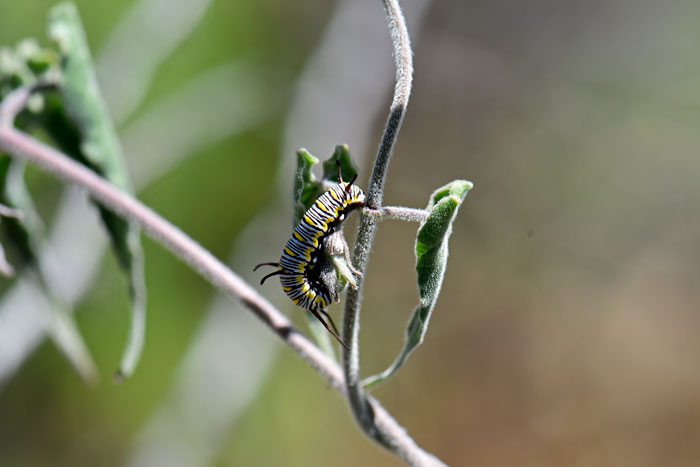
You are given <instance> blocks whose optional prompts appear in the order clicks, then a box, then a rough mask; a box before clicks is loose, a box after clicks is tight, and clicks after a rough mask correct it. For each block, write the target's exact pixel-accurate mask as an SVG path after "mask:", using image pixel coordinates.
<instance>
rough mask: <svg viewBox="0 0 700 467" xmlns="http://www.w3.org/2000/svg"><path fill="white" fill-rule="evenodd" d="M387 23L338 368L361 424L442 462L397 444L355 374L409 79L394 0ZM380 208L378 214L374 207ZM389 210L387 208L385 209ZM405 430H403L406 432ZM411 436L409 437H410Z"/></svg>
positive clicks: (390, 443) (402, 24) (407, 51)
mask: <svg viewBox="0 0 700 467" xmlns="http://www.w3.org/2000/svg"><path fill="white" fill-rule="evenodd" d="M383 3H384V10H385V13H386V19H387V24H388V27H389V32H390V34H391V42H392V45H393V51H394V61H395V65H396V86H395V87H394V99H393V101H392V103H391V107H390V109H389V118H388V120H387V123H386V127H385V129H384V135H383V136H382V140H381V142H380V144H379V149H378V151H377V156H376V157H375V160H374V167H373V168H372V173H371V174H370V179H369V183H368V184H367V194H366V197H365V205H366V209H364V210H362V212H361V213H360V222H359V224H360V225H359V227H358V232H357V239H356V241H355V249H354V251H353V265H354V267H355V268H356V269H358V270H359V271H360V272H361V273H363V276H362V277H359V280H358V287H357V288H351V289H350V290H348V292H347V297H346V300H345V313H344V314H343V330H342V337H343V341H344V342H346V343H348V344H349V346H348V348H347V349H343V359H342V360H343V361H342V363H343V373H344V375H345V382H346V385H347V394H348V402H349V405H350V408H351V410H352V412H353V415H354V416H355V420H356V421H357V422H358V424H359V425H360V427H361V428H362V430H363V431H364V432H365V433H366V434H367V435H368V436H369V437H370V438H372V439H374V440H375V441H376V442H377V443H379V444H380V445H382V446H384V447H385V448H387V449H388V450H390V451H392V452H394V453H396V454H397V455H399V456H401V457H402V458H403V459H404V460H406V461H407V462H408V463H409V464H412V465H443V464H442V462H441V461H440V460H438V459H437V458H436V457H434V456H433V455H432V454H429V453H427V452H425V451H423V452H422V457H421V458H420V459H415V458H414V459H410V460H409V458H408V457H407V455H406V453H404V452H402V446H398V445H396V443H395V439H394V438H393V437H392V435H391V433H387V432H385V431H384V428H383V427H382V426H381V424H380V422H379V419H378V417H377V413H376V412H375V411H374V410H373V407H372V403H371V398H370V397H369V396H368V395H367V394H366V393H365V391H364V389H363V386H362V382H361V380H360V346H359V332H360V304H361V298H362V284H363V282H364V281H363V278H364V277H366V276H364V272H365V271H366V269H367V262H368V260H369V253H370V250H371V247H372V242H373V240H374V234H375V232H376V229H377V222H378V220H379V219H380V217H381V213H382V212H383V211H384V212H386V211H385V210H383V209H382V198H383V195H384V184H385V182H386V173H387V168H388V167H389V161H390V159H391V153H392V151H393V149H394V144H395V142H396V137H397V135H398V132H399V129H400V128H401V123H402V121H403V116H404V113H405V111H406V106H407V105H408V99H409V97H410V95H411V83H412V81H413V56H412V52H411V42H410V39H409V36H408V29H407V28H406V21H405V19H404V16H403V13H402V12H401V7H400V6H399V2H398V0H383ZM377 212H379V213H380V216H377V215H376V214H375V213H377ZM387 214H388V213H387ZM404 214H406V216H407V217H411V218H412V220H413V218H415V217H417V216H420V215H419V214H418V213H417V212H407V211H404ZM406 436H408V435H406ZM409 439H410V438H409Z"/></svg>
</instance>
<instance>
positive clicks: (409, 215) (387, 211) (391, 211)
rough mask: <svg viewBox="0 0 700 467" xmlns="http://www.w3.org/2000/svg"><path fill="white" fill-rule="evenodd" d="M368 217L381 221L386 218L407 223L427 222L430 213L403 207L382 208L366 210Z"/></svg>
mask: <svg viewBox="0 0 700 467" xmlns="http://www.w3.org/2000/svg"><path fill="white" fill-rule="evenodd" d="M364 214H365V215H367V216H373V217H378V218H379V220H382V219H384V218H385V217H386V218H389V219H398V220H402V221H407V222H425V221H426V219H428V216H430V212H429V211H426V210H425V209H416V208H405V207H403V206H382V208H381V209H376V210H375V209H368V208H365V209H364Z"/></svg>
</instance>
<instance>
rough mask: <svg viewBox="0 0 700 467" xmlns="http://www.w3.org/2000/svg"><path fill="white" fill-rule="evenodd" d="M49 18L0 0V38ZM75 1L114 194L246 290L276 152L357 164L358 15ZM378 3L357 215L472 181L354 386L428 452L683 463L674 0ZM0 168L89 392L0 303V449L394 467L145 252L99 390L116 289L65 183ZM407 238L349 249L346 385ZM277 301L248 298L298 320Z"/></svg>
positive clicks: (681, 78)
mask: <svg viewBox="0 0 700 467" xmlns="http://www.w3.org/2000/svg"><path fill="white" fill-rule="evenodd" d="M52 4H53V2H51V1H46V0H3V1H2V2H1V3H0V44H5V45H10V44H14V43H16V42H17V41H18V40H19V39H21V38H23V37H26V36H38V37H41V38H42V41H45V39H44V37H45V33H44V30H45V18H46V12H47V10H48V8H49V7H50V6H51V5H52ZM77 5H78V7H79V9H80V12H81V14H82V16H83V20H84V22H85V27H86V31H87V35H88V38H89V41H90V44H91V47H92V50H93V53H94V55H95V57H96V62H97V65H98V74H99V79H100V82H101V84H102V87H103V90H104V93H105V95H106V97H107V99H108V101H109V105H110V108H111V109H112V112H113V114H114V117H115V121H116V122H117V123H118V127H119V131H120V134H121V136H122V142H123V145H124V147H125V150H126V153H127V157H128V161H129V166H130V170H131V173H132V176H133V178H134V180H135V183H136V185H137V186H138V188H139V192H138V196H139V198H140V199H142V200H143V201H145V202H146V203H147V204H149V205H150V206H152V207H153V208H154V209H156V210H157V211H158V212H160V213H162V214H163V215H164V216H165V217H166V218H168V219H170V220H172V221H173V222H174V223H176V224H177V225H179V226H180V227H182V229H183V230H185V231H186V232H188V233H189V234H191V235H192V236H193V237H194V238H196V239H197V240H199V241H200V242H201V243H202V244H203V245H205V246H206V247H207V248H209V249H210V250H211V251H212V252H213V253H214V254H216V255H217V256H219V257H221V258H228V259H229V261H230V263H231V264H232V265H233V267H234V268H235V269H236V271H238V272H240V273H241V274H244V275H245V277H247V278H249V279H250V280H252V281H254V280H255V277H254V275H252V274H250V272H249V271H250V269H251V268H252V266H253V265H254V264H256V263H257V262H260V261H270V260H274V259H275V258H276V257H277V255H278V254H279V250H280V248H281V245H282V244H283V242H284V241H285V240H286V238H287V236H288V235H289V232H290V228H291V226H290V221H289V212H288V206H289V187H290V183H291V173H292V163H293V160H294V158H293V154H294V153H293V151H294V149H295V148H297V147H302V146H304V147H307V148H309V150H310V151H311V152H312V153H314V154H316V155H317V156H320V157H326V156H328V155H330V153H331V152H332V150H333V146H334V145H335V144H339V143H348V144H349V145H350V148H351V150H352V151H353V154H354V157H355V158H356V159H357V160H358V162H359V163H360V166H361V174H363V176H361V177H360V179H361V180H363V179H366V176H367V175H368V174H369V171H370V160H371V158H372V157H373V153H374V150H375V148H376V145H377V143H378V140H379V136H380V134H381V130H382V127H383V123H384V119H385V117H386V113H387V108H388V104H389V102H390V97H391V90H392V85H393V84H392V83H393V81H392V80H393V69H392V61H391V51H390V43H389V39H388V34H387V33H386V27H385V25H384V23H383V12H382V9H381V7H380V4H379V2H376V1H371V0H345V1H337V2H320V1H309V0H306V1H296V2H286V1H280V0H258V1H247V2H228V1H223V0H180V1H165V0H116V1H111V2H94V1H88V0H80V1H77ZM404 8H405V10H406V14H407V16H408V20H409V29H410V32H411V33H412V36H413V44H414V53H415V66H416V71H415V82H414V92H413V97H412V100H411V103H410V105H409V110H408V114H407V116H406V120H405V123H404V126H403V129H402V131H401V135H400V138H399V142H398V144H397V148H396V152H395V157H394V159H393V162H392V165H391V168H390V171H389V180H388V184H387V193H386V196H385V202H386V203H387V204H395V205H396V204H399V205H406V206H414V207H420V206H423V205H425V204H426V203H427V200H428V196H429V194H430V192H431V191H432V190H433V189H435V188H436V187H438V186H440V185H442V184H444V183H446V182H448V181H450V180H453V179H455V178H466V179H469V180H471V181H473V182H474V184H475V188H474V189H473V191H472V192H471V193H470V194H469V196H468V197H467V199H466V201H465V203H464V205H463V206H462V208H461V211H460V213H459V216H458V219H457V220H456V223H455V225H454V234H453V236H452V238H451V241H450V250H451V255H450V259H449V264H448V271H447V277H446V280H445V283H444V286H443V291H442V294H441V296H440V299H439V301H438V303H437V307H436V309H435V312H434V316H433V321H432V324H431V326H430V329H429V331H428V334H427V336H426V340H425V343H424V345H423V346H422V347H421V348H419V349H418V350H417V351H416V352H415V353H414V355H413V356H412V358H411V359H410V360H409V361H408V363H407V364H406V365H405V367H404V368H403V369H402V370H401V371H400V372H399V374H397V375H396V376H395V377H394V378H393V379H392V380H391V381H390V382H389V383H387V384H385V385H384V386H382V387H380V388H378V389H377V390H376V391H374V394H375V395H376V397H378V398H379V399H380V400H381V401H382V402H383V403H384V404H385V405H386V407H387V408H388V409H389V410H390V411H391V412H392V413H393V414H394V415H395V416H396V418H397V419H398V420H399V422H401V423H402V424H404V425H405V426H406V427H407V429H408V430H409V432H410V433H411V434H412V435H413V436H414V437H415V439H416V440H417V441H418V443H419V444H421V445H422V446H424V447H425V448H426V449H428V450H429V451H431V452H434V453H436V454H437V455H438V456H439V457H440V458H442V459H443V460H444V461H446V462H447V463H449V464H451V465H488V466H506V465H519V466H543V465H551V466H561V465H572V466H573V465H575V466H636V467H640V466H658V465H665V466H695V465H700V370H699V368H700V339H698V337H697V336H698V333H699V331H700V313H699V311H700V310H699V304H700V221H699V219H700V208H699V206H700V183H699V181H700V158H698V152H699V149H700V131H699V129H700V54H699V52H700V3H698V2H693V1H681V0H674V1H670V2H654V1H648V0H642V1H631V0H605V1H602V0H596V1H589V2H560V1H555V0H534V1H528V2H522V1H517V0H497V1H484V0H478V1H472V0H469V1H466V0H465V1H462V0H459V1H458V0H454V1H440V2H429V1H428V0H410V1H408V0H407V1H405V2H404ZM28 178H29V183H30V186H31V187H32V190H33V193H34V195H35V197H36V201H37V203H38V205H39V208H40V210H41V212H42V213H43V214H44V216H45V220H46V222H47V224H48V226H49V228H50V230H51V231H52V237H51V238H52V242H54V243H56V248H57V249H58V250H59V251H66V252H68V253H65V254H63V256H61V254H59V255H58V256H59V259H60V260H61V261H59V264H61V267H62V268H63V271H64V273H63V275H64V276H65V277H64V280H65V281H66V282H67V283H68V285H67V287H68V288H69V289H70V292H69V293H68V295H69V296H70V297H71V300H72V301H73V302H74V303H75V307H76V316H77V319H78V323H79V325H80V328H81V330H82V332H83V334H84V336H85V339H86V341H87V343H88V345H89V347H90V350H91V352H92V354H93V356H94V358H95V360H96V362H97V365H98V366H99V369H100V373H101V379H102V381H101V383H100V384H99V385H98V386H97V387H94V388H90V387H86V386H84V385H83V384H82V383H81V382H80V380H79V379H78V378H77V377H76V376H75V374H74V373H73V371H72V370H71V368H70V367H69V365H68V364H67V363H66V362H65V360H64V359H63V358H62V357H61V355H60V354H59V353H58V352H57V350H56V349H55V347H54V346H53V345H52V344H51V343H50V342H48V341H47V340H45V339H44V338H43V331H42V329H41V326H40V324H41V323H42V318H41V313H39V312H37V311H36V310H35V309H34V308H33V307H32V306H31V304H29V305H26V304H25V305H26V306H24V307H19V309H18V307H8V306H5V305H6V301H7V300H5V301H4V302H1V303H0V340H3V339H4V342H0V349H2V351H1V352H0V353H2V355H0V464H2V465H8V466H10V465H12V466H34V465H55V466H76V465H104V466H111V465H114V466H117V465H130V466H158V465H221V466H224V465H289V466H293V465H299V466H302V465H303V466H311V465H313V466H316V465H318V466H321V465H338V466H345V465H346V466H354V465H400V463H399V462H398V461H397V460H396V459H395V458H393V457H392V456H390V455H388V454H386V453H385V452H383V451H382V450H381V449H379V448H378V447H376V446H375V445H373V444H372V443H371V442H369V441H367V440H366V439H365V437H364V436H363V435H362V434H361V433H360V432H359V430H358V429H357V428H356V427H355V424H354V421H353V420H352V417H351V415H350V413H349V411H348V409H347V408H346V405H345V403H344V402H343V401H342V400H341V399H340V398H339V397H338V396H337V394H335V393H334V392H333V391H332V390H330V389H329V388H328V387H327V386H326V385H325V384H324V383H323V381H322V380H321V379H320V378H319V377H318V375H316V374H315V373H314V372H313V371H311V370H310V369H309V368H308V367H307V366H306V365H305V364H304V363H303V362H302V361H300V360H299V359H298V358H297V357H295V356H294V355H292V354H291V353H290V352H289V351H288V350H287V349H286V348H283V346H282V345H280V343H279V342H277V340H276V339H275V338H274V337H273V336H271V335H270V333H268V332H267V331H265V330H264V329H262V326H261V325H260V323H257V322H256V321H255V320H254V319H253V318H251V317H250V316H248V314H247V313H246V312H245V311H244V310H242V309H241V308H240V307H238V306H237V305H235V304H233V303H231V302H229V301H227V300H223V299H221V297H216V296H215V295H214V293H213V291H212V289H211V287H210V286H209V285H208V284H206V283H205V282H204V281H203V280H201V279H200V278H199V277H197V276H196V275H195V274H194V273H192V272H191V271H190V270H189V269H187V268H186V267H185V266H183V265H182V264H180V263H179V262H178V261H177V260H176V259H174V258H173V257H172V256H171V255H170V254H168V253H167V252H165V251H164V250H163V249H162V248H161V247H159V246H158V245H157V244H155V243H154V242H152V241H150V240H149V239H145V240H144V245H145V250H146V276H147V277H146V278H147V284H148V287H149V307H148V308H149V323H148V331H147V345H146V348H145V352H144V355H143V360H142V362H141V365H140V367H139V368H138V370H137V372H136V374H135V375H134V377H133V378H132V379H131V380H129V381H127V382H125V383H123V384H121V385H115V384H112V382H111V381H110V379H111V374H112V372H113V370H114V368H115V366H116V364H117V362H118V360H119V355H120V352H121V348H122V345H123V342H124V339H125V335H126V328H127V323H128V307H129V305H128V301H127V295H126V292H125V288H126V282H125V280H124V278H123V277H122V276H121V274H120V272H119V271H118V268H117V266H116V263H115V261H114V258H113V257H112V255H111V254H110V253H109V252H107V253H106V254H105V253H104V251H105V250H104V243H105V242H104V239H103V238H102V236H101V232H100V227H99V225H98V223H97V220H96V213H95V211H94V209H93V208H91V207H90V206H89V205H87V204H86V203H85V201H84V198H83V197H82V196H81V195H80V194H79V193H75V192H69V193H67V194H66V192H65V191H64V187H63V186H62V185H61V184H59V183H58V182H56V181H54V180H52V179H51V178H49V177H47V176H45V175H43V174H40V173H39V172H36V171H31V172H30V173H29V174H28ZM362 185H364V183H362ZM71 213H72V214H71ZM71 215H73V217H72V218H71V217H70V216H71ZM71 219H72V220H71ZM76 219H78V220H79V222H78V221H77V220H76ZM415 230H416V226H415V225H409V224H402V223H398V222H392V221H387V222H385V223H383V224H382V225H381V228H380V230H379V233H378V235H377V240H376V243H375V246H374V251H373V256H372V259H371V262H370V266H369V270H368V271H367V275H366V279H367V282H366V296H365V300H364V308H363V314H362V332H361V344H362V354H361V358H362V368H363V374H365V375H369V374H372V373H373V372H376V371H379V370H381V369H383V367H384V366H386V365H387V364H388V363H389V362H390V361H391V360H392V359H393V357H394V355H395V354H396V352H397V351H398V349H399V348H400V345H401V342H402V338H403V329H404V326H405V323H406V321H407V319H408V316H409V315H410V312H411V310H412V308H413V306H414V305H415V303H416V302H417V292H416V287H415V272H414V270H413V266H414V259H413V254H412V248H413V242H414V239H415ZM90 232H92V233H90ZM347 232H348V233H350V234H352V232H354V227H352V226H351V227H350V228H348V230H347ZM71 239H72V240H71ZM76 239H79V248H73V249H71V248H69V246H70V245H71V241H72V242H73V243H72V244H73V245H74V244H75V243H76V241H77V240H76ZM61 248H63V250H61ZM2 287H3V288H4V289H5V290H6V291H7V292H11V291H12V290H13V287H15V286H14V285H13V284H10V283H3V285H2ZM277 289H278V287H277V286H276V283H274V281H273V283H270V284H266V286H265V287H262V288H261V290H262V292H263V293H264V294H266V296H269V297H270V298H272V299H274V300H276V301H277V303H278V304H279V305H280V306H281V307H284V309H285V310H288V311H289V313H290V315H291V316H293V317H294V319H295V320H296V322H297V323H299V325H300V326H302V327H303V326H305V324H304V320H303V315H302V314H301V313H299V312H298V311H297V310H294V309H292V308H291V307H290V306H289V304H288V303H287V302H286V301H285V300H284V297H283V296H282V294H281V292H280V291H279V290H277ZM339 308H340V307H337V306H336V309H335V310H334V311H331V313H333V314H335V315H336V316H338V315H339Z"/></svg>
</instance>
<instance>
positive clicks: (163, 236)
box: [0, 88, 435, 465]
mask: <svg viewBox="0 0 700 467" xmlns="http://www.w3.org/2000/svg"><path fill="white" fill-rule="evenodd" d="M31 92H32V90H30V89H28V88H20V89H17V90H15V91H13V92H12V93H11V94H9V95H7V96H6V97H5V98H4V99H3V100H2V102H1V103H0V152H6V153H7V154H10V155H11V156H13V157H17V158H20V159H24V160H26V161H28V162H30V163H32V164H35V165H36V166H38V167H40V168H42V169H43V170H45V171H47V172H49V173H51V174H53V175H55V176H56V177H58V178H60V179H62V180H63V181H65V182H67V183H70V184H73V185H75V186H79V187H82V188H83V189H85V190H86V191H87V192H88V193H89V194H90V196H92V197H93V198H95V199H96V200H98V201H100V202H101V203H103V204H104V205H105V206H107V207H109V208H110V209H112V210H114V211H115V212H117V213H119V214H120V215H122V216H124V217H125V218H127V219H129V220H130V221H133V222H135V223H137V224H138V225H140V226H141V228H142V229H143V231H144V232H146V233H147V234H148V235H149V236H150V237H151V238H153V239H154V240H155V241H156V242H158V243H160V244H161V245H163V246H164V247H165V248H167V249H168V250H170V251H171V252H172V253H173V254H174V255H175V256H176V257H178V258H179V259H181V260H182V261H183V262H185V263H186V264H188V265H189V266H190V267H191V268H192V269H194V270H195V271H197V272H198V273H199V274H200V275H202V276H203V277H204V278H205V279H206V280H207V281H209V282H210V283H211V284H212V285H213V286H215V287H216V288H217V289H219V290H221V291H222V292H225V293H226V294H227V295H229V296H231V297H233V298H234V299H237V300H238V301H240V302H241V303H242V304H243V306H244V307H246V308H247V309H248V310H250V311H251V312H252V313H253V314H254V315H255V316H257V317H258V318H259V319H260V320H261V321H262V322H263V323H264V324H266V325H267V326H268V327H269V328H270V329H271V330H272V331H273V332H274V333H275V334H276V335H277V336H278V337H279V338H280V339H282V341H283V342H284V343H285V344H287V346H289V347H290V348H291V349H292V350H293V351H294V352H295V353H297V354H298V355H299V356H300V357H301V358H302V359H303V360H304V361H306V362H307V364H308V365H309V366H311V367H312V368H313V369H314V370H316V371H317V372H318V373H319V374H320V375H321V376H322V377H323V378H324V379H325V380H326V382H327V383H328V384H329V385H330V386H331V387H332V388H334V389H335V390H336V391H338V392H339V393H341V395H346V385H345V381H344V377H343V373H342V370H341V368H340V367H339V366H338V364H336V363H335V362H334V361H333V360H331V359H330V358H329V357H328V356H327V355H325V354H324V353H323V352H322V351H321V350H320V349H319V348H318V347H317V346H316V345H314V344H313V342H311V340H309V339H308V338H307V337H306V336H304V335H303V334H301V333H300V332H299V331H298V330H297V329H296V328H295V327H294V326H293V325H292V323H291V322H290V321H289V319H288V318H287V317H286V316H285V315H284V314H282V312H280V311H279V310H277V309H276V308H275V307H274V305H272V303H270V302H269V301H268V300H267V299H265V298H264V297H263V296H261V295H260V294H259V293H258V292H257V291H256V290H255V289H254V288H253V287H251V286H250V285H249V284H248V283H246V282H245V281H244V280H243V279H241V278H240V276H238V275H237V274H236V273H234V272H233V271H232V270H231V269H229V268H228V267H227V266H226V265H225V264H224V263H222V262H221V261H220V260H219V259H217V258H216V257H215V256H214V255H212V254H211V253H210V252H209V251H208V250H206V249H205V248H203V247H202V246H201V245H199V244H198V243H197V242H196V241H194V240H193V239H192V238H190V237H189V236H187V235H186V234H185V233H184V232H182V231H181V230H180V229H178V228H177V227H175V226H174V225H173V224H171V223H170V222H168V221H167V220H165V219H164V218H163V217H161V216H160V215H159V214H157V213H156V212H155V211H153V210H152V209H151V208H149V207H148V206H146V205H144V204H143V203H141V202H140V201H139V200H137V199H136V198H135V197H133V196H132V195H130V194H128V193H126V192H124V191H122V190H121V189H119V188H117V187H116V186H114V185H112V184H111V183H109V182H108V181H106V180H105V179H103V178H102V177H100V176H99V175H97V174H96V173H95V172H93V171H92V170H90V169H88V168H87V167H85V166H83V165H81V164H79V163H78V162H75V161H73V160H71V159H70V158H69V157H68V156H66V155H65V154H63V153H61V152H60V151H58V150H56V149H54V148H52V147H51V146H48V145H46V144H44V143H42V142H40V141H38V140H36V139H34V138H33V137H31V136H30V135H28V134H26V133H24V132H22V131H19V130H18V129H16V128H15V127H14V120H15V118H16V116H17V115H18V114H19V112H21V111H22V110H23V109H24V107H25V105H26V103H27V100H28V99H29V96H30V95H31ZM367 404H368V407H369V408H370V410H372V413H373V414H374V419H375V422H376V424H377V426H378V427H380V429H381V431H382V433H386V434H387V436H388V438H389V440H390V443H391V444H392V445H395V446H398V447H399V451H398V452H397V453H398V454H399V455H400V456H401V457H402V458H403V459H404V461H406V462H407V463H409V464H411V465H427V464H430V463H431V462H433V459H435V458H434V457H433V456H432V455H430V454H428V453H426V452H425V451H423V450H422V449H421V448H420V447H419V446H417V445H416V444H415V442H414V441H413V440H412V439H411V438H410V437H409V436H408V435H407V434H406V432H405V430H404V429H403V428H402V427H401V426H400V425H399V424H398V423H397V422H396V420H395V419H394V418H393V417H392V416H391V415H390V414H389V413H388V412H387V411H386V410H385V409H384V408H383V407H382V406H381V405H380V404H379V403H378V402H377V401H376V400H375V399H373V398H369V399H367Z"/></svg>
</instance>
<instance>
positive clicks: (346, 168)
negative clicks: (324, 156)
mask: <svg viewBox="0 0 700 467" xmlns="http://www.w3.org/2000/svg"><path fill="white" fill-rule="evenodd" d="M336 161H337V162H336ZM338 162H340V172H341V174H342V176H343V181H344V182H349V181H350V180H352V178H353V177H354V176H355V175H357V167H355V162H353V160H352V157H350V148H349V147H348V145H347V144H339V145H338V146H336V147H335V151H334V152H333V155H332V156H331V157H330V158H328V160H327V161H326V162H324V163H323V179H324V180H329V181H331V182H334V183H338V181H339V180H338Z"/></svg>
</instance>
